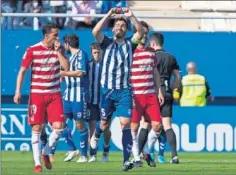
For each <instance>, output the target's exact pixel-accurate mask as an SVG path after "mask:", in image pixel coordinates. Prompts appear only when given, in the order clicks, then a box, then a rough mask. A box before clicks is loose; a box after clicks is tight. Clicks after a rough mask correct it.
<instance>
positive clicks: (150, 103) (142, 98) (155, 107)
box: [131, 21, 164, 167]
mask: <svg viewBox="0 0 236 175" xmlns="http://www.w3.org/2000/svg"><path fill="white" fill-rule="evenodd" d="M140 23H141V25H142V26H143V29H144V35H143V37H142V40H141V42H140V43H139V44H138V46H137V48H136V50H135V51H134V55H133V64H132V69H131V86H132V88H133V104H134V109H133V113H132V120H131V130H132V137H133V148H132V152H133V156H134V160H135V166H136V167H140V166H142V163H141V159H140V153H139V146H138V139H137V133H138V128H139V123H140V121H141V118H142V116H143V117H144V119H145V121H146V122H148V123H151V125H152V129H151V131H150V132H149V135H148V140H147V143H146V145H145V147H144V159H145V160H146V161H147V163H148V165H149V166H151V167H155V166H156V164H155V162H154V161H153V160H152V159H151V157H150V151H151V148H152V147H153V145H154V143H155V141H156V140H157V138H158V137H159V130H160V127H161V116H160V106H159V103H160V105H162V104H163V103H164V98H163V95H162V92H161V89H160V74H159V72H158V70H157V68H156V67H157V58H156V56H155V51H154V50H153V49H152V48H150V47H146V46H145V45H146V42H147V36H148V32H149V27H148V24H147V23H146V22H144V21H141V22H140ZM157 94H158V95H157ZM157 97H158V99H157ZM158 101H159V103H158Z"/></svg>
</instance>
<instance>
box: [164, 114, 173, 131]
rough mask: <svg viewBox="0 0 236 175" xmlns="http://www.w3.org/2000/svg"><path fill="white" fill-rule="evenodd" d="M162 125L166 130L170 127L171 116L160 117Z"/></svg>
mask: <svg viewBox="0 0 236 175" xmlns="http://www.w3.org/2000/svg"><path fill="white" fill-rule="evenodd" d="M162 125H163V128H164V130H165V131H166V130H168V129H170V128H171V118H170V117H163V118H162Z"/></svg>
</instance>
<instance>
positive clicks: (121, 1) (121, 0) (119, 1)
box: [110, 0, 127, 8]
mask: <svg viewBox="0 0 236 175" xmlns="http://www.w3.org/2000/svg"><path fill="white" fill-rule="evenodd" d="M110 3H111V7H110V8H115V7H127V3H126V0H112V1H110Z"/></svg>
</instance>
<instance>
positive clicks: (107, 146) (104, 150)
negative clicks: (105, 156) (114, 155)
mask: <svg viewBox="0 0 236 175" xmlns="http://www.w3.org/2000/svg"><path fill="white" fill-rule="evenodd" d="M109 151H110V145H105V144H104V145H103V152H104V153H108V152H109Z"/></svg>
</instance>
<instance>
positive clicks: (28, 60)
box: [21, 48, 33, 69]
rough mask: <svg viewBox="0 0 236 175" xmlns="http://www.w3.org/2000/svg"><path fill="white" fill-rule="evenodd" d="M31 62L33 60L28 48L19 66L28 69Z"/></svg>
mask: <svg viewBox="0 0 236 175" xmlns="http://www.w3.org/2000/svg"><path fill="white" fill-rule="evenodd" d="M32 60H33V52H32V49H30V48H28V49H27V50H26V51H25V53H24V55H23V58H22V62H21V66H22V67H25V68H26V69H28V68H29V66H30V65H31V63H32Z"/></svg>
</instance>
